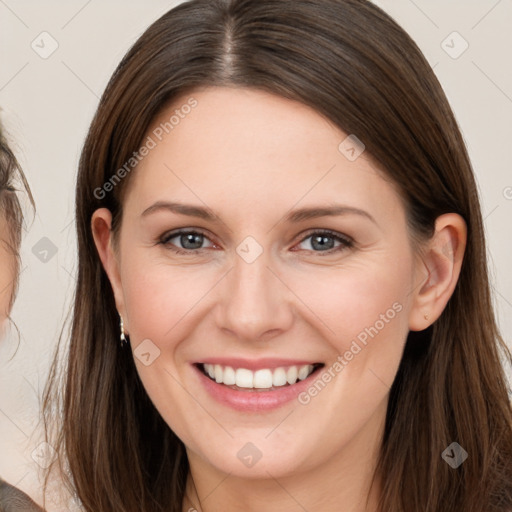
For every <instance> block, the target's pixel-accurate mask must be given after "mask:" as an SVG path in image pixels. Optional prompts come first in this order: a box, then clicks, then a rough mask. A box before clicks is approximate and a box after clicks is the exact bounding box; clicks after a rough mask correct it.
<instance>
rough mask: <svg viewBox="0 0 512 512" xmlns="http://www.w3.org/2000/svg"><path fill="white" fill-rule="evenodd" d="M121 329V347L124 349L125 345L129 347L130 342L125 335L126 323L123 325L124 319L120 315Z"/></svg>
mask: <svg viewBox="0 0 512 512" xmlns="http://www.w3.org/2000/svg"><path fill="white" fill-rule="evenodd" d="M119 327H120V329H121V336H120V339H121V347H124V346H125V345H128V340H127V339H126V335H125V333H124V323H123V317H122V316H121V315H119Z"/></svg>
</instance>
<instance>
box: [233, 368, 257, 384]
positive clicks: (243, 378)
mask: <svg viewBox="0 0 512 512" xmlns="http://www.w3.org/2000/svg"><path fill="white" fill-rule="evenodd" d="M235 376H236V385H237V386H238V387H239V388H252V382H253V380H254V379H253V373H252V372H251V370H246V369H245V368H238V370H237V371H236V372H235Z"/></svg>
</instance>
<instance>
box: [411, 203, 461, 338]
mask: <svg viewBox="0 0 512 512" xmlns="http://www.w3.org/2000/svg"><path fill="white" fill-rule="evenodd" d="M466 239H467V227H466V222H465V221H464V219H463V218H462V217H461V216H460V215H458V214H456V213H446V214H444V215H441V216H440V217H438V218H437V219H436V224H435V233H434V235H433V236H432V238H431V239H430V240H429V241H428V242H427V246H426V248H425V250H424V252H423V253H422V256H421V258H420V259H419V261H418V266H417V275H418V276H419V275H421V274H422V275H423V278H422V279H421V283H420V285H419V286H418V287H417V288H416V290H415V291H414V300H413V305H412V308H411V311H410V314H409V329H410V330H411V331H422V330H423V329H426V328H427V327H429V325H430V324H432V323H433V322H435V321H436V320H437V319H438V318H439V317H440V316H441V313H442V312H443V310H444V308H445V307H446V304H447V303H448V300H449V299H450V297H451V296H452V294H453V291H454V290H455V286H456V285H457V281H458V279H459V275H460V269H461V267H462V260H463V258H464V251H465V248H466ZM425 274H426V276H427V277H425Z"/></svg>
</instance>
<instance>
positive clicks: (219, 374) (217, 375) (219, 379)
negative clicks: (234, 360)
mask: <svg viewBox="0 0 512 512" xmlns="http://www.w3.org/2000/svg"><path fill="white" fill-rule="evenodd" d="M222 379H223V372H222V366H221V365H220V364H216V365H215V382H218V383H219V384H220V383H221V382H222Z"/></svg>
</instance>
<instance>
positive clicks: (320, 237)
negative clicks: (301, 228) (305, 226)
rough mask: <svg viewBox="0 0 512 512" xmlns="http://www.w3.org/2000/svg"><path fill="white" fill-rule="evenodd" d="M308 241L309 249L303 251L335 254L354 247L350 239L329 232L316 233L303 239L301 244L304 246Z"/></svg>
mask: <svg viewBox="0 0 512 512" xmlns="http://www.w3.org/2000/svg"><path fill="white" fill-rule="evenodd" d="M308 240H309V244H308V245H309V247H306V248H305V249H303V250H312V251H313V252H324V253H333V252H338V251H342V250H344V249H347V248H349V247H352V246H353V241H352V240H351V239H350V238H348V237H345V236H342V235H340V234H338V233H335V232H333V231H328V230H320V231H314V232H313V233H310V234H309V235H308V236H307V237H306V238H303V239H302V241H301V242H300V243H301V244H303V243H305V242H306V241H308ZM336 243H337V244H338V245H336Z"/></svg>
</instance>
